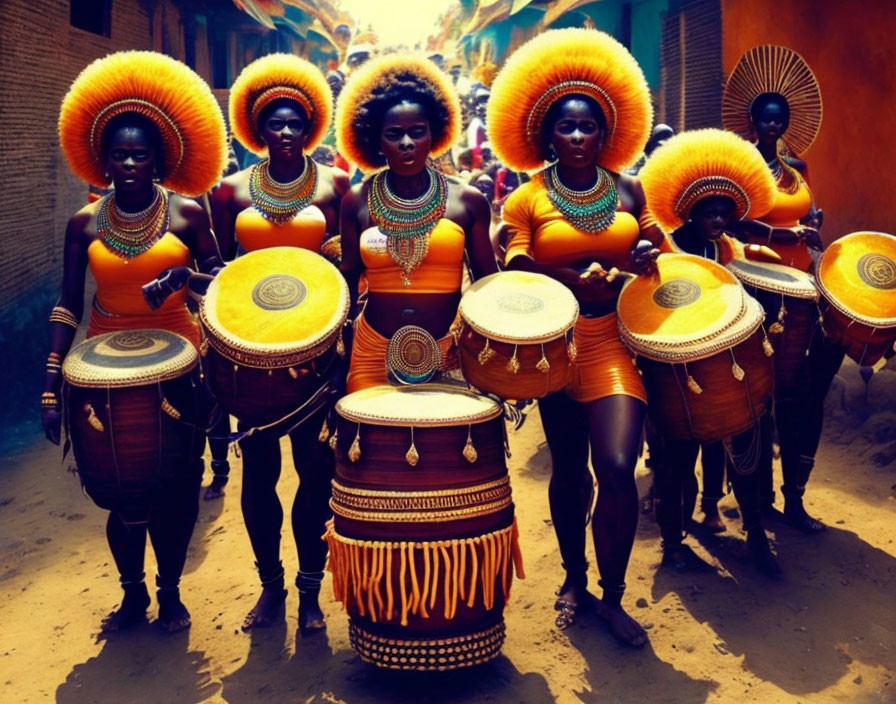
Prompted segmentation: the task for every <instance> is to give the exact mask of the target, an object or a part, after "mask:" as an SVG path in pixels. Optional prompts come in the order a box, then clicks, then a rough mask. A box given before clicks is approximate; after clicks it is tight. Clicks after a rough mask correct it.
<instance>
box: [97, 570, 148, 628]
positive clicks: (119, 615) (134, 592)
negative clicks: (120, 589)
mask: <svg viewBox="0 0 896 704" xmlns="http://www.w3.org/2000/svg"><path fill="white" fill-rule="evenodd" d="M147 608H149V592H147V591H146V585H145V584H143V583H142V582H141V583H140V584H135V585H133V586H131V587H129V588H126V589H125V590H124V597H123V598H122V600H121V606H119V607H118V608H117V609H116V610H115V611H112V612H111V613H110V614H109V615H108V616H106V618H104V619H103V620H102V622H101V623H100V632H101V633H114V632H116V631H123V630H126V629H128V628H133V627H134V626H136V625H138V624H140V623H143V622H144V621H146V609H147Z"/></svg>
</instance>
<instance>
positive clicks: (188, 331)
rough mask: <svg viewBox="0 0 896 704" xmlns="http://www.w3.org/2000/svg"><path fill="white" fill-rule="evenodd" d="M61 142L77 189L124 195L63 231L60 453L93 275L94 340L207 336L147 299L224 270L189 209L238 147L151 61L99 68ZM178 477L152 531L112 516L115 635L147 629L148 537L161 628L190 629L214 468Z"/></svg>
mask: <svg viewBox="0 0 896 704" xmlns="http://www.w3.org/2000/svg"><path fill="white" fill-rule="evenodd" d="M184 96H187V97H188V98H189V99H188V100H184ZM59 136H60V144H61V146H62V151H63V153H64V154H65V158H66V160H67V161H68V165H69V168H71V170H72V171H73V172H74V173H75V174H76V175H77V176H79V177H80V178H82V179H84V180H85V181H87V182H88V183H90V184H92V185H94V186H97V187H103V188H104V187H106V186H108V185H109V184H110V183H112V184H114V190H113V191H112V192H111V193H110V194H108V195H106V196H104V197H103V198H102V199H100V200H99V201H96V202H94V203H91V204H89V205H87V206H86V207H84V208H82V209H81V210H80V211H78V212H77V213H76V214H75V215H74V216H73V217H72V219H71V220H69V223H68V225H67V227H66V231H65V245H64V251H63V279H62V288H61V291H60V295H59V301H58V303H57V304H56V307H55V308H54V309H53V312H52V313H51V315H50V356H49V358H48V360H47V374H46V381H45V384H44V393H43V397H42V399H41V406H42V408H41V421H42V423H43V427H44V432H45V434H46V436H47V438H48V439H49V440H50V441H51V442H53V443H56V444H58V443H59V435H60V424H61V415H60V407H59V392H60V386H61V382H62V378H61V376H60V364H61V362H62V360H63V358H64V357H65V355H66V354H67V353H68V351H69V348H70V347H71V344H72V340H73V339H74V337H75V333H76V331H77V328H78V326H79V323H80V321H81V318H82V314H83V301H84V275H85V271H86V269H87V267H88V266H89V267H90V271H91V273H92V274H93V276H94V278H95V279H96V284H97V291H96V297H95V298H94V302H93V307H92V309H91V312H90V324H89V327H88V329H87V336H88V337H91V336H93V335H98V334H100V333H105V332H112V331H117V330H132V329H137V328H158V329H163V330H168V331H170V332H174V333H178V334H180V335H183V336H184V337H186V338H188V339H189V340H190V341H191V342H192V343H193V344H194V345H196V346H197V348H198V346H199V331H198V328H197V326H196V323H195V322H194V320H193V318H192V316H191V315H190V312H189V311H188V310H187V306H186V293H185V292H181V293H178V294H176V295H173V296H171V297H170V298H169V299H168V300H167V302H166V303H165V304H164V305H163V306H161V307H160V308H159V309H158V310H153V309H151V308H150V307H149V306H148V305H147V303H146V302H145V301H144V298H143V295H142V293H141V286H142V285H143V284H145V283H146V282H147V281H149V280H150V279H152V278H153V277H155V276H156V275H158V274H159V273H160V272H162V271H163V270H167V269H173V270H174V271H179V268H180V267H184V268H185V267H186V266H188V265H193V264H194V262H195V263H196V265H198V267H199V268H200V269H201V270H203V271H211V270H213V269H215V268H216V267H218V266H220V264H221V261H220V258H219V255H218V247H217V245H216V243H215V239H214V236H213V235H212V233H211V231H210V229H209V223H208V216H207V215H206V214H205V211H204V210H203V209H202V207H201V206H200V205H198V204H197V203H196V202H195V201H193V200H191V199H190V198H188V197H184V196H191V197H192V196H198V195H201V194H202V193H205V192H206V191H208V190H209V189H210V188H211V187H212V186H213V185H214V183H215V182H216V181H217V180H218V178H219V176H220V174H221V171H222V170H223V168H224V163H225V158H226V144H227V142H226V136H225V131H224V120H223V118H222V116H221V111H220V109H219V108H218V104H217V102H216V100H215V98H214V96H213V95H212V93H211V90H209V88H208V86H207V85H206V84H205V82H203V80H202V79H201V78H200V77H199V76H197V75H196V74H195V73H193V71H191V70H190V69H188V68H187V67H186V66H184V65H183V64H181V63H179V62H177V61H175V60H173V59H171V58H169V57H167V56H164V55H162V54H157V53H152V52H121V53H118V54H111V55H110V56H107V57H106V58H104V59H100V60H98V61H95V62H94V63H92V64H90V65H89V66H88V67H87V68H86V69H85V70H84V71H83V72H82V73H81V75H80V76H78V78H77V79H76V80H75V82H74V83H73V84H72V86H71V88H70V89H69V92H68V94H67V95H66V97H65V99H64V101H63V103H62V109H61V112H60V115H59ZM155 179H158V180H159V181H160V182H161V183H162V184H164V187H163V186H161V185H156V184H155V183H154V180H155ZM169 189H170V190H169ZM180 194H182V195H180ZM170 286H171V277H165V278H163V280H162V283H161V287H162V288H165V289H168V288H169V287H170ZM179 474H180V476H181V480H180V481H178V482H176V483H174V485H173V486H171V487H170V490H169V491H168V492H167V493H166V494H165V495H164V496H163V497H162V498H161V499H160V500H159V501H158V503H157V504H156V505H153V506H152V507H150V519H149V523H148V525H147V524H138V525H133V524H131V525H126V524H125V523H124V522H123V521H122V519H121V517H120V516H118V515H117V514H115V513H110V514H109V518H108V520H107V523H106V536H107V538H108V541H109V548H110V549H111V551H112V555H113V557H114V559H115V564H116V567H117V568H118V572H119V575H120V579H121V584H122V587H123V589H124V598H123V599H122V602H121V605H120V606H119V607H118V608H117V609H116V610H115V611H113V612H112V613H110V614H109V616H108V617H106V619H105V620H104V621H103V624H102V629H103V631H105V632H108V631H116V630H119V629H122V628H128V627H132V626H134V625H136V624H138V623H140V622H142V621H143V620H145V618H146V609H147V607H148V606H149V603H150V598H149V594H148V592H147V589H146V585H145V583H144V581H143V580H144V571H143V569H144V567H143V565H144V552H145V548H146V536H147V531H148V533H149V537H150V539H151V540H152V544H153V549H154V550H155V553H156V561H157V563H158V569H159V573H158V575H157V577H156V586H157V587H158V591H157V598H158V602H159V614H158V623H159V624H160V625H161V626H162V628H164V629H165V630H166V631H168V632H174V631H178V630H181V629H183V628H186V627H188V626H189V625H190V613H189V612H188V611H187V609H186V607H185V606H184V605H183V603H182V602H181V600H180V592H179V590H178V585H179V582H180V576H181V573H182V571H183V567H184V561H185V559H186V554H187V546H188V544H189V542H190V536H191V535H192V532H193V526H194V525H195V523H196V516H197V514H198V510H199V505H198V500H199V483H200V481H201V478H202V458H201V457H199V456H196V457H187V458H185V459H184V467H183V470H182V471H181V472H180V473H179Z"/></svg>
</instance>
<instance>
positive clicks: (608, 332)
mask: <svg viewBox="0 0 896 704" xmlns="http://www.w3.org/2000/svg"><path fill="white" fill-rule="evenodd" d="M575 342H576V351H577V354H576V361H575V363H574V365H573V377H572V381H571V382H570V383H569V385H568V386H567V387H566V389H565V391H566V394H567V395H568V396H569V397H570V398H571V399H573V400H574V401H578V402H580V403H588V402H589V401H595V400H597V399H599V398H604V397H605V396H616V395H618V394H621V395H623V396H634V397H635V398H638V399H641V400H642V401H644V403H647V392H646V391H645V390H644V383H643V382H642V381H641V374H640V373H639V372H638V368H637V367H636V366H635V360H634V359H633V358H632V355H631V353H630V352H629V351H628V348H627V347H626V346H625V345H624V344H622V340H621V339H620V338H619V328H618V327H617V323H616V314H615V313H610V314H608V315H602V316H601V317H599V318H586V317H584V316H581V315H580V316H579V319H578V321H576V328H575Z"/></svg>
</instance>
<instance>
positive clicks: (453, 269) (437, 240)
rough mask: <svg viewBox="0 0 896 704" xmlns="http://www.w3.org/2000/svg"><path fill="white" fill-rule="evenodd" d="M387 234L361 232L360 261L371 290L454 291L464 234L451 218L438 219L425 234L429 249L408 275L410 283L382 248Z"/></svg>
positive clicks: (374, 229)
mask: <svg viewBox="0 0 896 704" xmlns="http://www.w3.org/2000/svg"><path fill="white" fill-rule="evenodd" d="M386 240H387V237H386V235H384V234H383V233H382V232H380V229H379V228H378V227H370V228H367V229H366V230H364V232H362V233H361V242H360V248H361V261H363V262H364V267H365V269H366V272H365V273H366V275H367V283H368V290H369V291H370V292H371V293H402V292H412V293H456V292H457V291H460V285H461V280H462V278H463V263H464V248H465V246H466V241H467V240H466V235H465V234H464V230H463V228H462V227H461V226H460V225H458V224H457V223H456V222H454V221H453V220H447V219H445V218H442V219H441V220H439V221H438V222H437V223H436V226H435V228H433V231H432V232H431V233H430V234H429V249H428V250H427V252H426V257H425V258H424V259H423V261H422V262H421V263H420V266H418V267H417V269H416V270H414V272H413V273H411V275H410V276H409V277H408V278H410V280H411V285H410V286H405V285H404V283H403V282H402V279H401V274H402V270H401V268H400V267H399V266H398V265H397V264H396V263H395V260H394V259H392V255H390V254H389V251H388V250H387V249H386Z"/></svg>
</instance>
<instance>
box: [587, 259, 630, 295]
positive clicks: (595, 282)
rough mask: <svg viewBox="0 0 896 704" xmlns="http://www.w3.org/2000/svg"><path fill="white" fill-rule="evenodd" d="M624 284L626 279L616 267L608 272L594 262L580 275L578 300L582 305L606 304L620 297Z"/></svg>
mask: <svg viewBox="0 0 896 704" xmlns="http://www.w3.org/2000/svg"><path fill="white" fill-rule="evenodd" d="M623 283H625V277H624V276H623V275H622V272H621V271H619V269H617V268H616V267H615V266H614V267H612V268H610V270H609V271H608V270H606V269H604V268H603V267H602V266H601V265H600V264H599V263H598V262H592V263H591V264H589V265H588V267H587V268H586V269H584V270H583V271H582V272H581V273H580V274H579V280H578V282H577V286H576V288H575V293H576V298H577V299H579V301H581V302H582V303H598V304H600V303H606V302H607V301H611V300H614V299H615V298H616V296H617V295H619V290H620V289H621V288H622V284H623Z"/></svg>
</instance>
